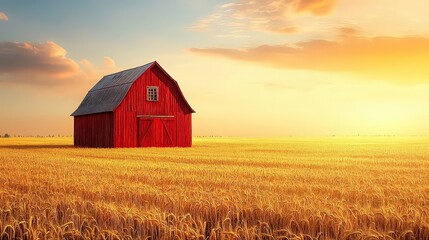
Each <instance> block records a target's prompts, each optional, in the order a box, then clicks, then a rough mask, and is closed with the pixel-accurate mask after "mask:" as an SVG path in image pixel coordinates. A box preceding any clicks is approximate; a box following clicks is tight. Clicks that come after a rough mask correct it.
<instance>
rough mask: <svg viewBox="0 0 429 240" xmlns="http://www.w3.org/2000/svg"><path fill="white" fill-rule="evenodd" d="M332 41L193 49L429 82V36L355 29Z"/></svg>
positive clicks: (291, 66)
mask: <svg viewBox="0 0 429 240" xmlns="http://www.w3.org/2000/svg"><path fill="white" fill-rule="evenodd" d="M342 30H343V31H342V32H343V34H342V35H341V36H340V37H339V38H338V39H337V40H333V41H328V40H311V41H306V42H298V43H295V44H283V45H261V46H258V47H254V48H245V49H227V48H191V49H190V51H191V52H194V53H199V54H204V55H211V56H219V57H224V58H230V59H234V60H239V61H246V62H255V63H258V64H264V65H268V66H272V67H278V68H286V69H307V70H316V71H324V72H348V73H353V74H358V75H361V76H365V77H370V78H377V79H386V80H392V81H396V82H401V83H415V82H426V83H429V77H428V76H429V68H428V67H427V62H429V38H425V37H384V36H381V37H363V36H356V35H355V34H356V31H355V30H353V29H342Z"/></svg>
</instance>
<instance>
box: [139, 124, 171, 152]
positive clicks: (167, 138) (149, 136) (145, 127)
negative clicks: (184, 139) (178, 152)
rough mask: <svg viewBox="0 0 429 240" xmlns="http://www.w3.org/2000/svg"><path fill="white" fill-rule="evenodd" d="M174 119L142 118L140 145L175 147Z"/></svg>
mask: <svg viewBox="0 0 429 240" xmlns="http://www.w3.org/2000/svg"><path fill="white" fill-rule="evenodd" d="M175 129H176V128H175V127H174V119H172V118H170V119H167V118H140V120H139V134H138V135H139V146H140V147H173V146H175V145H176V138H175V136H176V132H175Z"/></svg>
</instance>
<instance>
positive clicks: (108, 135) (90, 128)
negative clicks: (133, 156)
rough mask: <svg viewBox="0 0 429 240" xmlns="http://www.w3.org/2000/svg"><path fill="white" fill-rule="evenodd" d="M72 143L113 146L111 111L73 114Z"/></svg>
mask: <svg viewBox="0 0 429 240" xmlns="http://www.w3.org/2000/svg"><path fill="white" fill-rule="evenodd" d="M74 145H75V146H79V147H113V113H97V114H91V115H84V116H75V117H74Z"/></svg>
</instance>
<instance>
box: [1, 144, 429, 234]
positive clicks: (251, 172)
mask: <svg viewBox="0 0 429 240" xmlns="http://www.w3.org/2000/svg"><path fill="white" fill-rule="evenodd" d="M72 141H73V140H72V138H9V139H5V138H0V162H1V165H0V231H1V237H0V238H1V239H58V238H62V239H429V139H428V138H418V137H409V138H395V137H371V138H369V137H357V138H351V137H350V138H346V137H345V138H338V137H326V138H279V139H241V138H195V139H194V146H193V147H192V148H182V149H180V148H165V149H159V148H158V149H157V148H146V149H88V148H74V147H73V146H72Z"/></svg>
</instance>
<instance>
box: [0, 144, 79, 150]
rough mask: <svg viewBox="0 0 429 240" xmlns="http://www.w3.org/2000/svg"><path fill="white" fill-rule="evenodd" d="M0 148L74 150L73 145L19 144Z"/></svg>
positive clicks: (0, 146)
mask: <svg viewBox="0 0 429 240" xmlns="http://www.w3.org/2000/svg"><path fill="white" fill-rule="evenodd" d="M0 148H8V149H53V148H74V146H73V145H41V144H34V145H30V144H19V145H0Z"/></svg>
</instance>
